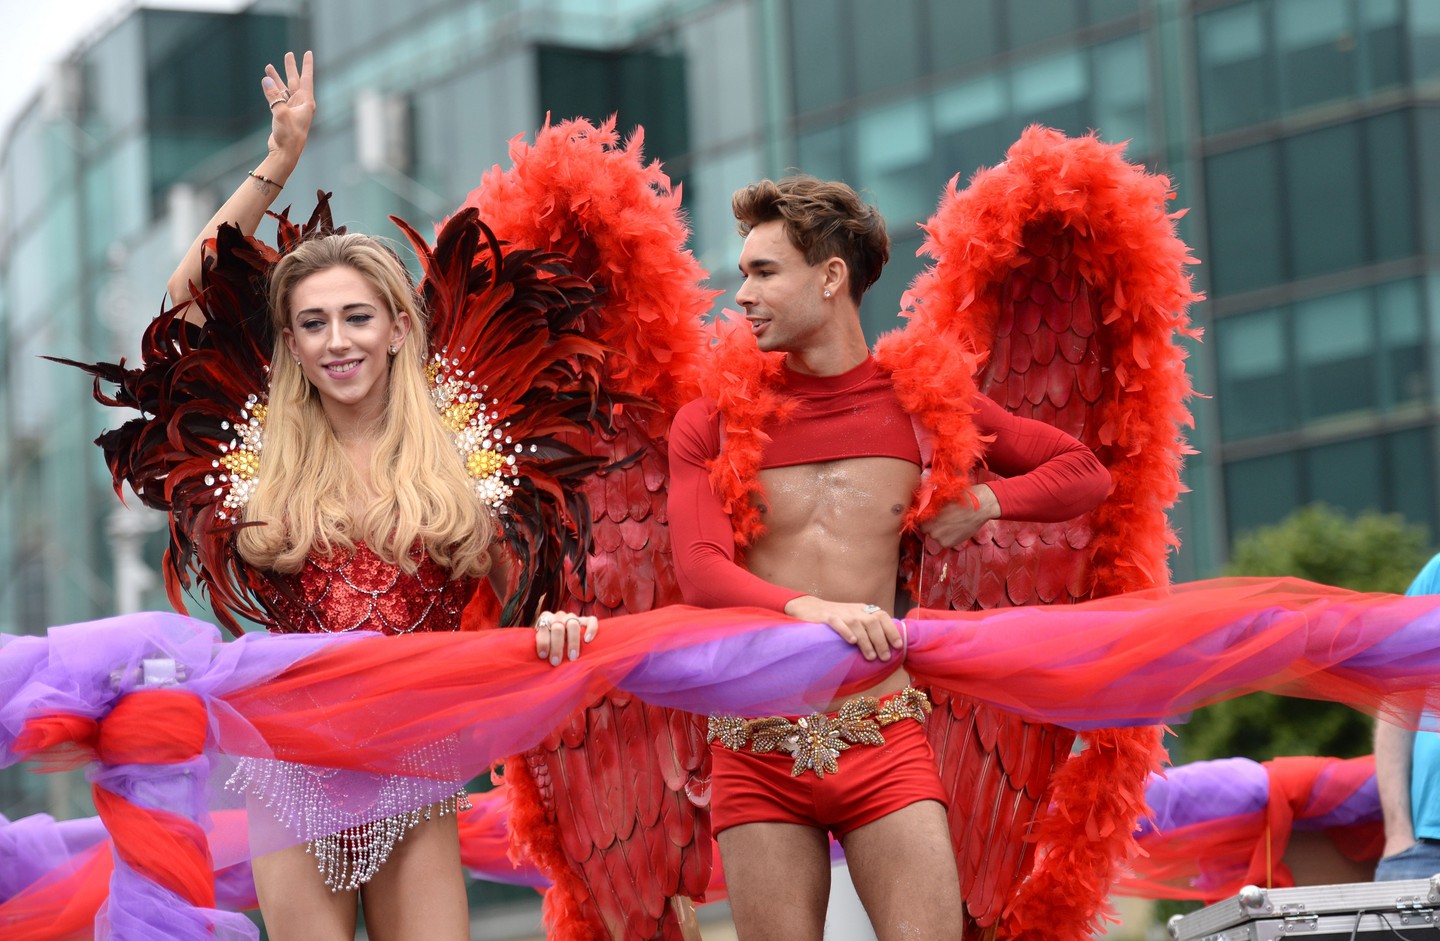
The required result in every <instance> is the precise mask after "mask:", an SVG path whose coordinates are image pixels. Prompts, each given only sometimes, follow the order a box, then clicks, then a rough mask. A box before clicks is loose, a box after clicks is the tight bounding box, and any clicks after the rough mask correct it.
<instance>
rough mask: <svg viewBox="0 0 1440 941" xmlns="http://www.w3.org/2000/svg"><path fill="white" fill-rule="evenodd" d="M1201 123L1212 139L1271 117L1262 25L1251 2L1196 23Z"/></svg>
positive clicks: (1258, 11)
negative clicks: (1223, 132) (1214, 136)
mask: <svg viewBox="0 0 1440 941" xmlns="http://www.w3.org/2000/svg"><path fill="white" fill-rule="evenodd" d="M1195 35H1196V42H1197V44H1198V46H1199V49H1198V51H1197V52H1198V54H1197V59H1198V63H1197V64H1198V67H1199V72H1200V75H1199V79H1200V99H1201V101H1200V104H1201V109H1200V110H1201V123H1202V125H1203V126H1204V130H1205V133H1207V134H1215V133H1217V132H1219V131H1228V130H1232V129H1234V128H1237V127H1244V126H1245V125H1247V124H1255V123H1258V122H1260V121H1264V120H1267V119H1268V118H1270V116H1271V114H1272V113H1273V110H1274V109H1273V107H1272V104H1271V102H1272V101H1273V100H1274V95H1273V92H1272V91H1271V88H1270V81H1271V80H1270V69H1269V68H1268V64H1267V62H1266V56H1265V19H1264V16H1263V15H1262V12H1261V8H1260V4H1259V3H1258V2H1255V0H1251V2H1249V3H1242V4H1239V5H1237V6H1233V7H1226V8H1225V9H1223V10H1215V11H1213V12H1210V13H1204V14H1201V15H1200V16H1197V17H1196V18H1195Z"/></svg>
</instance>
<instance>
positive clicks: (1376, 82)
mask: <svg viewBox="0 0 1440 941" xmlns="http://www.w3.org/2000/svg"><path fill="white" fill-rule="evenodd" d="M1431 6H1432V7H1433V6H1434V4H1431ZM1356 12H1357V15H1358V16H1359V21H1360V25H1359V34H1360V90H1361V91H1362V92H1373V91H1378V90H1380V89H1382V88H1393V87H1395V86H1396V85H1400V84H1402V83H1403V82H1404V81H1405V24H1404V11H1403V10H1402V8H1401V0H1364V2H1362V3H1360V4H1359V5H1358V7H1357V8H1356Z"/></svg>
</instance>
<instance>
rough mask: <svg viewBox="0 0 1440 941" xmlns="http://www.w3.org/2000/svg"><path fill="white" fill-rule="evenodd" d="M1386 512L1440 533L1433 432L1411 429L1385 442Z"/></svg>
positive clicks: (1434, 535) (1431, 430) (1432, 536)
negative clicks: (1436, 502)
mask: <svg viewBox="0 0 1440 941" xmlns="http://www.w3.org/2000/svg"><path fill="white" fill-rule="evenodd" d="M1385 457H1386V460H1385V471H1386V476H1385V494H1386V501H1385V509H1386V511H1387V512H1392V513H1399V514H1401V515H1402V516H1404V517H1405V518H1406V519H1407V520H1409V521H1410V522H1412V523H1423V524H1425V525H1426V526H1428V527H1430V538H1431V539H1434V538H1435V537H1436V534H1437V533H1440V521H1437V519H1436V514H1435V481H1436V479H1437V478H1436V476H1435V474H1436V468H1435V442H1434V431H1433V429H1430V428H1411V429H1409V430H1408V431H1402V432H1399V433H1397V434H1393V435H1388V436H1387V437H1386V439H1385Z"/></svg>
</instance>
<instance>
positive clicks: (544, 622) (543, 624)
mask: <svg viewBox="0 0 1440 941" xmlns="http://www.w3.org/2000/svg"><path fill="white" fill-rule="evenodd" d="M535 629H536V630H537V631H548V630H549V629H550V619H549V618H541V619H540V620H538V621H536V622H535Z"/></svg>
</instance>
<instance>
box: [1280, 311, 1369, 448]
mask: <svg viewBox="0 0 1440 941" xmlns="http://www.w3.org/2000/svg"><path fill="white" fill-rule="evenodd" d="M1374 319H1375V318H1374V315H1373V313H1372V311H1371V307H1370V292H1369V291H1368V290H1364V291H1347V292H1345V293H1344V294H1331V295H1328V296H1325V297H1317V298H1314V299H1312V300H1308V301H1305V302H1303V303H1300V304H1296V305H1295V351H1296V360H1297V362H1296V365H1297V367H1298V370H1297V371H1298V373H1299V379H1300V420H1301V421H1302V422H1315V421H1320V420H1323V419H1326V418H1332V417H1335V416H1337V415H1344V414H1346V413H1349V412H1356V411H1366V410H1371V409H1374V408H1375V406H1376V405H1377V402H1376V390H1377V387H1378V385H1379V382H1378V375H1377V370H1376V366H1377V362H1376V356H1375V334H1374Z"/></svg>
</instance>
